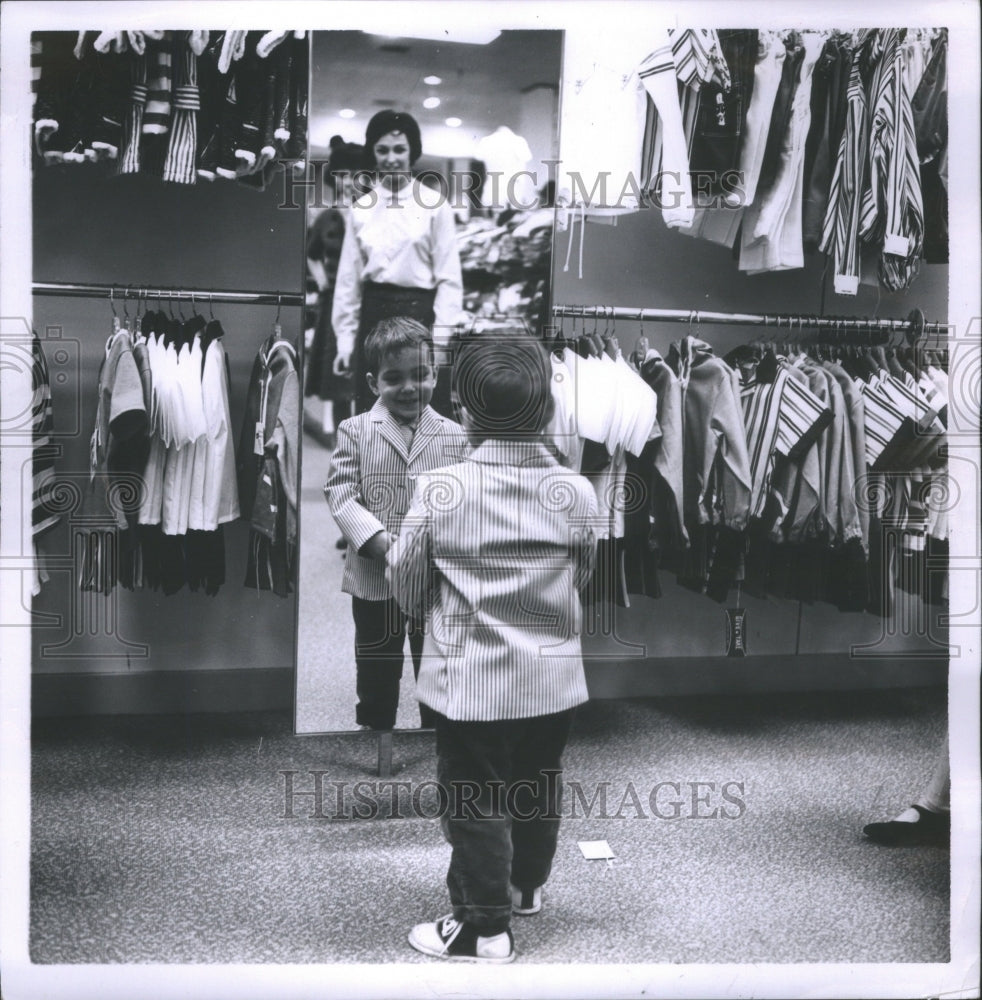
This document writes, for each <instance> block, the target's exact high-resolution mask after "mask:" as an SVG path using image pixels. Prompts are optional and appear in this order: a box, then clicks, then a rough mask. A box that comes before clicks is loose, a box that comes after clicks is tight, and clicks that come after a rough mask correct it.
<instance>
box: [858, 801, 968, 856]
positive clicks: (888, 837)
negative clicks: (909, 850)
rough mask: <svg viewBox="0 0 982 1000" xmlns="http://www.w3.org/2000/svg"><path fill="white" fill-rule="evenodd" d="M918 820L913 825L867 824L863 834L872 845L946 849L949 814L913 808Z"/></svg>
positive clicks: (892, 821)
mask: <svg viewBox="0 0 982 1000" xmlns="http://www.w3.org/2000/svg"><path fill="white" fill-rule="evenodd" d="M914 808H915V809H916V810H917V812H918V818H917V820H916V822H914V823H905V822H903V821H901V820H895V819H892V820H890V821H889V822H886V823H869V824H868V825H866V826H864V827H863V833H865V834H866V836H867V837H869V839H870V840H872V841H873V842H874V843H877V844H883V845H884V846H886V847H919V846H935V847H947V846H948V845H949V843H950V842H951V814H950V813H946V812H944V813H939V812H931V810H930V809H925V808H924V807H923V806H914Z"/></svg>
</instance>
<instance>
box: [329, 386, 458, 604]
mask: <svg viewBox="0 0 982 1000" xmlns="http://www.w3.org/2000/svg"><path fill="white" fill-rule="evenodd" d="M337 439H338V440H337V447H336V448H335V449H334V454H333V455H332V456H331V471H330V473H329V474H328V477H327V482H326V483H325V484H324V495H325V497H326V498H327V503H328V506H329V507H330V508H331V513H332V514H333V515H334V520H335V521H336V522H337V525H338V528H339V529H340V531H341V533H342V534H343V535H344V537H345V538H346V539H347V540H348V553H347V555H346V557H345V562H344V575H343V577H342V580H341V589H342V590H343V591H344V592H345V593H346V594H352V595H354V596H355V597H361V598H363V599H364V600H366V601H385V600H388V598H389V597H390V596H391V594H390V593H389V588H388V584H387V583H386V582H385V567H384V566H383V564H382V563H380V562H376V561H374V560H372V559H367V558H364V557H363V556H360V555H359V554H358V550H359V549H360V548H361V547H362V546H363V545H364V544H365V542H367V541H368V540H369V539H370V538H371V537H372V536H373V535H375V534H376V533H377V532H379V531H383V530H384V531H388V532H389V533H390V534H393V535H395V534H398V533H399V530H400V528H401V526H402V519H403V517H404V516H405V513H406V511H407V509H408V508H409V502H410V499H411V496H412V492H413V488H414V485H415V480H416V477H417V476H418V475H419V474H421V473H423V472H427V471H428V470H430V469H435V468H438V467H440V466H443V465H452V464H453V463H454V462H459V461H460V460H461V459H462V458H463V456H464V452H465V450H466V447H467V439H466V437H465V435H464V431H463V428H462V427H461V426H460V425H459V424H457V423H455V422H454V421H453V420H448V419H446V418H445V417H441V416H440V415H439V414H438V413H437V412H436V411H435V410H433V409H432V408H431V407H427V408H426V409H425V410H424V411H423V413H422V415H421V416H420V419H419V424H418V426H417V428H416V433H415V434H414V435H413V439H412V444H411V445H409V446H407V444H406V439H405V437H404V436H403V431H402V428H401V425H400V424H399V423H397V421H396V419H395V418H394V417H393V416H392V414H391V413H390V412H389V411H388V410H387V409H386V408H385V407H384V406H383V405H382V404H381V403H380V402H376V403H375V405H374V406H373V407H372V408H371V409H370V410H368V411H366V412H365V413H360V414H359V415H358V416H356V417H352V418H350V419H349V420H342V421H341V423H340V424H339V425H338V432H337Z"/></svg>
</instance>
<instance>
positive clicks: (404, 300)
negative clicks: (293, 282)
mask: <svg viewBox="0 0 982 1000" xmlns="http://www.w3.org/2000/svg"><path fill="white" fill-rule="evenodd" d="M365 149H366V150H367V154H368V158H369V160H370V161H372V162H371V166H372V168H373V173H374V177H375V183H374V185H373V187H372V189H371V190H370V191H368V192H367V194H365V195H364V196H362V197H361V198H359V199H358V200H357V201H355V203H354V204H353V205H352V206H351V213H350V216H349V225H348V226H347V229H346V231H345V236H344V243H343V245H342V248H341V260H340V263H339V265H338V276H337V287H336V289H335V292H334V305H333V310H332V316H331V319H332V322H333V324H334V331H335V334H336V336H337V341H338V354H337V357H336V358H335V361H334V370H335V373H336V374H341V372H343V371H344V370H345V369H347V368H348V367H349V365H352V362H353V369H354V389H355V408H356V410H357V412H359V413H360V412H362V411H364V410H367V409H368V408H369V407H370V406H371V405H372V402H373V392H372V390H371V389H370V387H369V385H368V383H367V380H366V376H367V375H368V371H369V370H368V369H367V368H366V367H365V362H364V352H363V347H364V343H365V339H366V338H367V337H368V335H369V333H371V331H372V330H373V329H374V328H375V325H376V324H377V323H378V322H380V321H381V320H383V319H387V318H388V317H390V316H409V317H411V318H413V319H416V320H418V321H419V322H421V323H423V324H425V325H426V326H427V327H428V328H430V329H431V330H432V331H433V333H434V335H435V336H436V337H437V338H438V339H439V340H441V341H442V342H445V341H446V340H447V339H448V338H449V332H450V330H451V329H452V328H453V326H454V325H456V324H457V323H458V322H459V320H460V318H461V317H460V312H461V301H462V285H461V276H460V255H459V254H458V252H457V241H456V233H455V231H454V218H453V213H452V211H451V209H450V206H449V205H448V204H447V203H446V201H445V200H444V199H442V198H441V199H438V200H436V201H434V199H433V198H432V197H430V198H426V197H424V196H423V192H422V191H421V190H420V188H419V186H418V185H419V184H420V182H418V181H415V180H414V179H413V177H412V175H411V174H410V168H411V167H412V165H413V164H414V163H415V162H416V161H417V160H418V159H419V158H420V155H421V154H422V151H423V149H422V140H421V138H420V134H419V125H418V124H417V123H416V120H415V119H414V118H413V117H412V116H411V115H409V114H406V113H404V112H400V111H392V110H386V111H380V112H378V114H376V115H375V116H374V117H373V118H372V120H371V121H370V122H369V123H368V128H367V129H366V131H365Z"/></svg>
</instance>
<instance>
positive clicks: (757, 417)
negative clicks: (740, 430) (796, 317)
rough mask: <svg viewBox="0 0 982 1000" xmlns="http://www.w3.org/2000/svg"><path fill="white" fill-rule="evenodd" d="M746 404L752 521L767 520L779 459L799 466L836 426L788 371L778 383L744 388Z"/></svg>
mask: <svg viewBox="0 0 982 1000" xmlns="http://www.w3.org/2000/svg"><path fill="white" fill-rule="evenodd" d="M740 402H741V405H742V406H743V419H744V425H745V427H746V431H747V451H748V453H749V455H750V477H751V488H750V516H751V517H757V518H759V517H761V516H762V515H763V513H764V507H765V505H766V503H767V500H768V497H769V496H770V494H771V488H772V476H773V473H774V465H775V461H776V457H777V456H778V455H783V456H784V457H785V458H788V459H790V460H791V461H795V460H797V459H799V458H800V457H801V456H802V455H804V453H805V452H806V451H807V450H808V449H809V448H810V447H811V446H812V445H813V444H814V443H815V442H816V441H817V440H818V437H819V435H820V434H821V433H822V431H823V430H824V429H825V428H826V427H827V426H828V425H829V424H830V423H831V422H832V413H831V411H830V410H829V409H828V408H827V407H826V406H825V405H824V403H823V402H822V401H821V400H820V399H819V398H818V397H817V396H816V395H815V394H814V393H813V392H812V391H811V390H810V389H809V388H808V386H806V385H805V384H804V382H799V381H798V380H797V379H794V378H791V377H790V370H789V369H788V368H787V367H786V366H784V365H782V366H780V367H779V368H778V370H777V373H776V374H775V376H774V381H773V382H758V381H757V379H756V377H755V376H753V375H751V376H750V377H749V378H747V379H745V380H743V381H742V383H741V388H740Z"/></svg>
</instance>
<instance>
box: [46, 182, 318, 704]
mask: <svg viewBox="0 0 982 1000" xmlns="http://www.w3.org/2000/svg"><path fill="white" fill-rule="evenodd" d="M33 196H34V228H33V252H34V278H35V280H36V281H53V282H93V283H110V284H115V285H117V286H118V287H119V288H120V289H122V288H124V287H125V286H127V285H131V286H133V289H135V288H136V287H140V286H155V285H159V286H193V287H198V288H216V289H240V290H257V289H262V290H275V291H282V292H284V293H293V294H296V293H297V292H299V291H300V290H301V277H302V274H303V270H302V268H303V259H302V253H303V225H304V219H303V212H302V210H300V209H294V210H289V209H282V208H280V204H281V202H282V200H283V196H282V182H281V180H280V179H279V178H277V180H276V181H275V182H274V183H273V184H272V185H271V186H270V187H269V188H268V189H267V190H266V191H257V190H254V189H250V188H247V187H245V186H243V185H242V184H240V183H236V182H222V181H219V182H217V183H214V184H207V183H202V184H199V185H195V186H189V187H185V186H179V185H173V184H163V183H162V182H160V181H157V180H154V179H151V178H147V177H143V176H129V177H114V176H111V175H108V174H107V173H106V172H105V171H104V170H102V169H101V168H99V167H95V168H89V167H51V168H47V169H41V170H39V171H38V172H37V174H36V177H35V182H34V194H33ZM133 289H131V294H132V293H133ZM134 305H135V304H134V302H132V301H131V302H130V303H129V308H130V312H131V313H132V312H133V310H134ZM34 306H35V311H34V327H35V329H36V330H37V331H38V333H39V335H40V336H41V337H42V338H44V340H45V343H46V354H47V356H48V358H49V363H51V366H52V372H53V374H52V403H53V407H54V417H55V431H56V441H57V443H58V445H59V447H60V449H61V453H60V455H59V458H58V460H57V464H56V468H57V472H58V474H59V476H60V477H62V478H66V477H67V478H70V479H74V480H76V481H79V480H80V479H81V480H84V477H85V474H86V472H87V469H88V445H89V436H90V434H91V430H92V424H93V419H94V415H95V404H96V386H97V378H98V370H99V365H100V363H101V360H102V357H103V353H104V344H105V341H106V337H107V336H108V334H109V332H110V329H111V320H112V313H111V311H110V304H109V303H108V302H107V301H105V300H93V299H83V298H53V297H44V296H35V300H34ZM116 308H117V310H118V311H119V312H120V313H122V308H123V303H122V302H117V303H116ZM182 308H183V310H184V312H185V315H187V314H188V313H189V312H190V307H189V305H188V304H185V305H184V306H183V307H182ZM199 312H202V313H203V314H204V315H206V316H207V307H206V306H201V307H200V308H199ZM214 315H215V316H216V318H218V319H219V320H221V322H222V325H223V327H224V329H225V350H226V352H227V355H228V359H229V363H230V389H231V400H230V409H231V419H232V427H233V433H234V439H235V441H236V443H237V442H238V436H239V430H240V428H241V426H242V419H243V412H244V405H245V394H246V389H247V385H248V380H249V374H250V371H251V368H252V364H253V360H254V358H255V355H256V351H257V349H258V347H259V345H260V344H261V343H262V341H263V340H264V339H265V338H266V336H267V335H268V334H269V333H270V332H271V329H272V324H273V321H274V318H275V315H276V307H275V306H272V307H266V306H239V305H216V306H214ZM281 323H282V326H283V330H284V332H285V333H286V335H287V336H295V335H296V333H298V332H299V330H300V310H299V309H297V308H287V307H284V308H283V309H282V313H281ZM59 348H64V349H66V352H67V353H65V354H61V353H59ZM56 355H57V357H59V358H68V361H67V362H66V363H61V364H59V363H58V362H57V361H56ZM248 535H249V531H248V527H247V525H246V524H245V523H244V522H241V521H240V522H236V523H233V524H231V525H227V526H226V529H225V540H226V582H225V584H224V586H223V587H222V588H221V590H220V591H219V593H218V594H217V595H216V596H215V597H208V596H205V595H204V594H202V593H191V592H189V591H188V590H186V589H185V590H182V591H181V592H180V593H178V594H176V595H174V596H170V597H165V596H163V595H162V594H160V593H154V592H151V591H145V592H129V591H125V590H123V589H121V588H117V589H116V591H114V593H113V594H112V595H111V596H110V597H108V598H106V597H102V596H100V595H93V594H85V595H81V594H79V592H78V591H77V587H76V582H75V580H74V579H73V574H72V572H71V569H70V566H71V548H70V518H69V517H66V518H64V519H63V520H62V523H61V524H60V525H59V526H58V527H57V528H56V529H55V532H54V534H53V537H52V539H51V544H50V546H49V548H50V549H51V550H53V552H54V553H55V558H56V567H57V568H56V569H55V570H54V571H53V573H52V578H51V580H50V581H49V582H48V583H47V584H45V585H44V587H43V589H42V591H41V594H40V595H39V596H38V597H37V598H36V599H35V601H34V604H33V611H34V615H35V628H34V648H33V669H34V672H35V703H36V707H37V708H38V710H40V711H45V710H48V711H74V710H78V711H113V710H114V709H119V710H127V711H139V710H152V709H153V708H154V707H156V706H154V705H148V704H147V698H157V699H159V702H158V703H159V704H162V703H166V704H167V705H171V706H172V707H174V706H179V705H183V706H185V707H209V708H223V707H234V706H236V705H239V707H242V702H243V700H245V702H246V703H248V702H249V692H250V691H252V694H253V695H256V694H257V693H259V692H260V691H261V692H262V693H261V695H260V700H259V704H263V703H264V700H265V704H266V705H268V704H269V701H268V699H269V697H270V696H271V692H275V695H273V697H274V700H276V699H278V700H279V701H280V702H282V703H283V704H284V706H285V705H287V704H289V703H290V698H291V696H292V670H293V659H294V619H295V603H296V602H295V598H293V597H290V598H287V599H282V598H279V597H276V596H275V595H273V594H272V593H268V592H258V591H256V590H254V589H247V588H245V587H244V586H243V580H244V578H245V572H246V551H247V544H248ZM77 615H81V616H82V619H81V620H79V621H78V622H77V623H76V624H74V625H73V616H77ZM230 671H231V672H234V676H235V678H236V679H235V680H234V681H232V680H231V678H232V676H233V674H232V673H222V672H230ZM215 672H218V673H215ZM93 676H99V677H101V678H102V680H103V681H104V683H102V684H97V685H94V686H93V685H91V684H88V685H86V684H84V683H80V679H83V680H84V678H86V677H88V678H91V677H93ZM148 677H149V678H151V679H156V686H154V684H151V685H150V686H147V684H145V683H144V684H142V685H141V684H140V683H139V682H140V680H141V678H142V679H143V680H144V681H146V680H147V678H148ZM161 678H163V679H162V680H161ZM243 678H244V679H243ZM134 682H136V683H134ZM79 699H81V700H82V701H83V702H84V704H83V703H79ZM253 700H255V699H253ZM253 707H259V706H258V705H256V706H253Z"/></svg>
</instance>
